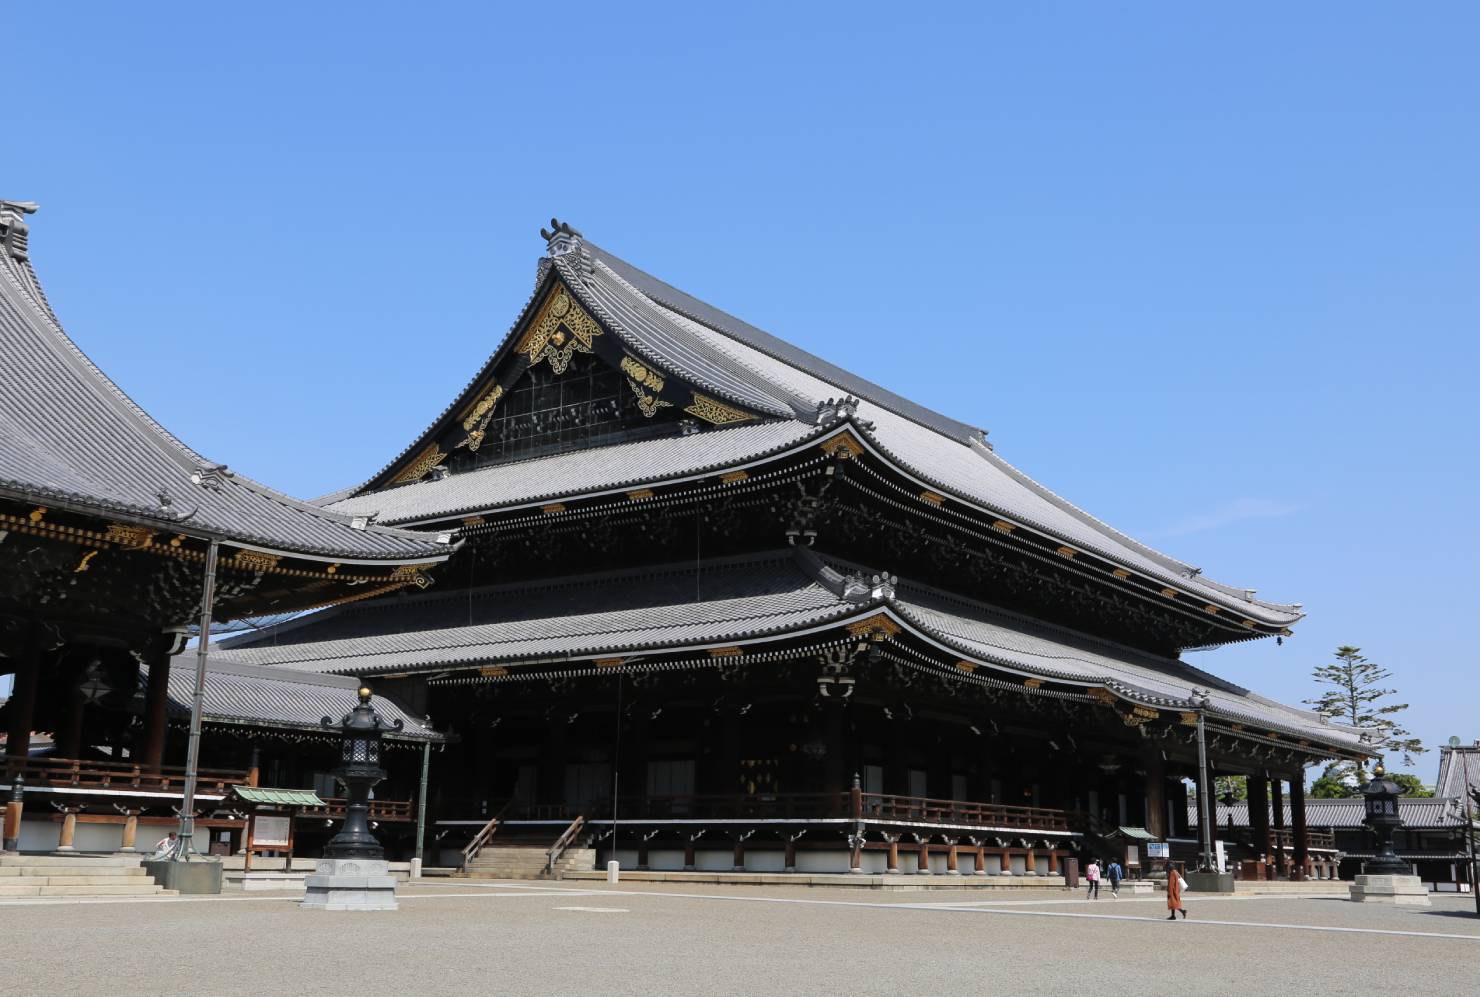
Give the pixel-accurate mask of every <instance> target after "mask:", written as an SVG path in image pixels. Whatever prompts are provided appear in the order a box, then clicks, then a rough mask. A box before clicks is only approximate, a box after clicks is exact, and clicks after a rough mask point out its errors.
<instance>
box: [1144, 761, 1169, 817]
mask: <svg viewBox="0 0 1480 997" xmlns="http://www.w3.org/2000/svg"><path fill="white" fill-rule="evenodd" d="M1146 830H1147V831H1148V832H1149V833H1150V834H1151V836H1152V837H1153V838H1157V839H1164V838H1166V837H1167V836H1168V834H1169V833H1170V829H1169V828H1168V827H1167V769H1166V762H1164V761H1163V760H1162V757H1161V752H1160V751H1157V750H1152V751H1151V752H1150V754H1149V756H1148V757H1147V759H1146Z"/></svg>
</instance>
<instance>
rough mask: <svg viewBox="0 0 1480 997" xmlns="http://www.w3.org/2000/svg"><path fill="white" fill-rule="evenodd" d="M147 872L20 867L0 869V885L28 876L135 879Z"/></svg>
mask: <svg viewBox="0 0 1480 997" xmlns="http://www.w3.org/2000/svg"><path fill="white" fill-rule="evenodd" d="M147 875H149V873H148V872H146V871H145V870H144V868H143V867H142V866H137V865H135V866H110V865H82V866H79V865H69V864H66V863H57V864H56V865H21V866H5V867H0V883H4V882H6V881H7V880H11V879H23V878H26V877H30V876H108V877H137V876H147Z"/></svg>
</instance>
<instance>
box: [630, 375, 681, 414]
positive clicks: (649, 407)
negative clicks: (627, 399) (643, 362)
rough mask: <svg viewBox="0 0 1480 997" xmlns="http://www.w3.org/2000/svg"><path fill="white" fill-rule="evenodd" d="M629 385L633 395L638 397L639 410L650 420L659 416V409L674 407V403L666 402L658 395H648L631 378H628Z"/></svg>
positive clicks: (660, 381)
mask: <svg viewBox="0 0 1480 997" xmlns="http://www.w3.org/2000/svg"><path fill="white" fill-rule="evenodd" d="M659 383H660V384H661V383H662V380H661V379H659ZM627 385H628V386H629V387H630V388H631V389H632V393H633V394H634V395H636V396H637V410H638V411H639V412H641V413H642V414H643V415H645V416H647V417H648V418H649V419H651V418H652V417H653V416H655V415H657V414H658V410H659V409H665V408H672V407H673V403H672V402H665V401H664V400H663V399H661V398H659V397H658V396H657V395H650V394H648V393H647V392H646V391H644V390H643V388H642V385H640V384H638V383H637V382H636V381H634V380H632V378H630V377H629V378H627Z"/></svg>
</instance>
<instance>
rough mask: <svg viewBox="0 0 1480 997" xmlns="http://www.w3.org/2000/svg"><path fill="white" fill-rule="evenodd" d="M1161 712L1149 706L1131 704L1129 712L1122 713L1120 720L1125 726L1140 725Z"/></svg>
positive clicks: (1158, 715) (1153, 718)
mask: <svg viewBox="0 0 1480 997" xmlns="http://www.w3.org/2000/svg"><path fill="white" fill-rule="evenodd" d="M1160 716H1161V714H1160V713H1158V712H1157V711H1156V710H1153V709H1152V708H1151V707H1149V706H1133V707H1131V711H1130V712H1129V713H1126V714H1123V715H1122V716H1121V718H1120V719H1121V720H1123V721H1124V722H1125V725H1126V726H1127V727H1141V726H1144V725H1145V724H1149V723H1150V722H1151V721H1153V720H1155V719H1157V718H1158V717H1160Z"/></svg>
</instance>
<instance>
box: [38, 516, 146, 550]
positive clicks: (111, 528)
mask: <svg viewBox="0 0 1480 997" xmlns="http://www.w3.org/2000/svg"><path fill="white" fill-rule="evenodd" d="M32 521H33V522H34V520H32ZM106 539H107V540H109V541H110V542H112V543H116V544H118V546H120V547H139V548H143V547H148V546H149V545H150V544H152V543H154V531H153V530H151V529H148V528H146V527H143V526H126V525H124V524H123V523H109V524H108V536H107V538H106Z"/></svg>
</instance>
